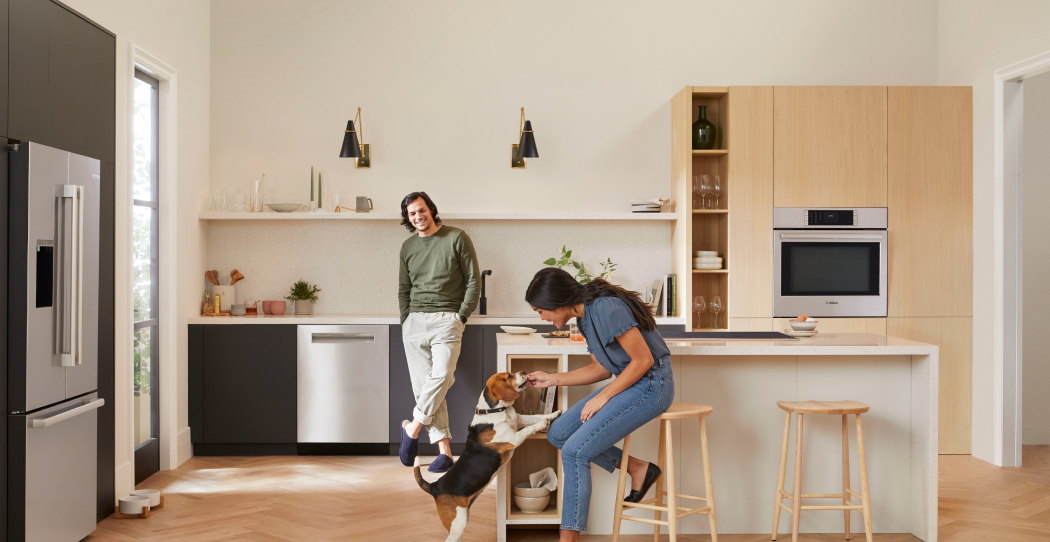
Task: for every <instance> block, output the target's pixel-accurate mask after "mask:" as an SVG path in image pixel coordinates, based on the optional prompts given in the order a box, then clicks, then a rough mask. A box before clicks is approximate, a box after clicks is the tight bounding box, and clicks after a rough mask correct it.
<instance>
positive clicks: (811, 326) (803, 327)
mask: <svg viewBox="0 0 1050 542" xmlns="http://www.w3.org/2000/svg"><path fill="white" fill-rule="evenodd" d="M817 323H818V321H817V320H813V319H812V318H810V319H809V320H806V321H805V322H796V321H794V320H792V321H790V322H788V324H789V325H790V326H791V329H793V330H795V331H813V330H815V329H817Z"/></svg>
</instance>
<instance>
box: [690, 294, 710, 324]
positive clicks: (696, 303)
mask: <svg viewBox="0 0 1050 542" xmlns="http://www.w3.org/2000/svg"><path fill="white" fill-rule="evenodd" d="M693 308H695V309H696V322H697V325H696V326H694V327H700V326H699V324H700V319H701V318H703V316H702V315H703V314H704V309H706V308H707V302H706V301H705V300H704V296H702V295H698V296H696V297H695V298H693Z"/></svg>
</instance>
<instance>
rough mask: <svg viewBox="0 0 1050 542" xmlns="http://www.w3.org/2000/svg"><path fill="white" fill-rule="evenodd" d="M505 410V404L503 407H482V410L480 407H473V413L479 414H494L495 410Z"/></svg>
mask: <svg viewBox="0 0 1050 542" xmlns="http://www.w3.org/2000/svg"><path fill="white" fill-rule="evenodd" d="M505 410H507V407H505V406H504V407H499V408H487V409H484V410H482V409H480V408H475V409H474V413H475V414H479V415H480V414H495V413H497V412H503V411H505Z"/></svg>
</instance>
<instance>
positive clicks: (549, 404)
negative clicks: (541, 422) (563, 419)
mask: <svg viewBox="0 0 1050 542" xmlns="http://www.w3.org/2000/svg"><path fill="white" fill-rule="evenodd" d="M557 393H558V387H557V386H551V387H549V388H543V393H542V394H541V395H540V404H541V405H542V406H543V414H550V413H551V412H554V396H555V395H557Z"/></svg>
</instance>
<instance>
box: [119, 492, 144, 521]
mask: <svg viewBox="0 0 1050 542" xmlns="http://www.w3.org/2000/svg"><path fill="white" fill-rule="evenodd" d="M119 502H120V513H121V514H125V515H128V516H137V515H139V514H141V513H142V510H143V509H144V508H145V507H147V506H149V497H145V496H142V495H131V496H128V497H121V498H120V501H119Z"/></svg>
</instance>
